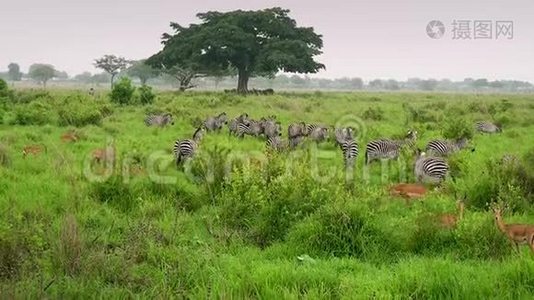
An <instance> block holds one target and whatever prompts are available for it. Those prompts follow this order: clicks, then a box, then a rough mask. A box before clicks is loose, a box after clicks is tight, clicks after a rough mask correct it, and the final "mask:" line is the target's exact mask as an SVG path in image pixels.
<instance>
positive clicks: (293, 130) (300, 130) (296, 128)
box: [287, 122, 308, 139]
mask: <svg viewBox="0 0 534 300" xmlns="http://www.w3.org/2000/svg"><path fill="white" fill-rule="evenodd" d="M306 128H307V127H306V123H304V122H300V123H292V124H289V126H288V127H287V136H288V138H289V139H292V138H296V137H299V136H306V135H308V132H307V131H306Z"/></svg>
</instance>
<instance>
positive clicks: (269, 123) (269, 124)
mask: <svg viewBox="0 0 534 300" xmlns="http://www.w3.org/2000/svg"><path fill="white" fill-rule="evenodd" d="M263 133H264V134H265V136H266V137H274V136H281V135H282V125H281V124H280V122H276V121H275V120H272V119H270V120H265V121H264V122H263Z"/></svg>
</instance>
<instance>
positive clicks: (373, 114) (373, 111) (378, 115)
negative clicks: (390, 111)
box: [362, 107, 384, 121]
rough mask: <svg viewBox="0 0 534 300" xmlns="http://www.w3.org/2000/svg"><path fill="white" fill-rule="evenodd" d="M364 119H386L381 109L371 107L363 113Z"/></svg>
mask: <svg viewBox="0 0 534 300" xmlns="http://www.w3.org/2000/svg"><path fill="white" fill-rule="evenodd" d="M362 117H363V118H364V119H365V120H374V121H381V120H383V119H384V111H383V110H382V109H381V108H380V107H369V108H368V109H367V110H366V111H364V112H363V115H362Z"/></svg>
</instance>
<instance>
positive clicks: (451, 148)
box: [425, 138, 474, 156]
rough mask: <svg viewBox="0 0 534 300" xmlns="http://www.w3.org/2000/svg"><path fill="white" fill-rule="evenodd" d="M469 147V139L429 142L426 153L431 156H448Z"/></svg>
mask: <svg viewBox="0 0 534 300" xmlns="http://www.w3.org/2000/svg"><path fill="white" fill-rule="evenodd" d="M468 145H469V140H468V139H467V138H461V139H459V140H456V141H450V140H433V141H430V142H428V144H427V145H426V149H425V151H426V152H427V153H428V154H429V155H434V156H448V155H450V154H453V153H455V152H458V151H460V150H462V149H464V148H465V147H467V146H468ZM473 150H474V149H473Z"/></svg>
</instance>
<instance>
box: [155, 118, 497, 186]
mask: <svg viewBox="0 0 534 300" xmlns="http://www.w3.org/2000/svg"><path fill="white" fill-rule="evenodd" d="M145 124H146V125H147V126H161V127H163V126H165V125H168V124H174V121H173V119H172V115H171V114H169V113H167V114H160V115H149V116H147V117H146V118H145ZM224 125H227V126H228V132H229V134H230V135H233V136H236V137H238V138H241V139H242V138H244V137H245V136H246V135H249V136H252V137H260V136H263V137H264V138H265V143H266V148H267V149H268V150H272V151H276V152H281V151H288V150H294V149H296V148H297V147H298V146H299V145H301V144H302V143H303V142H304V141H305V140H309V141H312V142H315V143H321V142H324V141H327V140H328V139H329V137H330V135H329V132H330V130H331V129H333V133H334V134H333V138H334V141H335V143H336V145H337V146H338V147H339V148H340V149H341V153H342V155H343V161H344V164H345V167H346V168H347V169H349V170H352V168H353V167H354V163H355V161H356V159H357V157H358V154H359V145H358V142H357V141H356V139H355V137H354V134H355V129H354V128H352V127H345V128H334V127H333V126H326V125H323V124H317V123H306V122H296V123H291V124H289V126H288V127H287V140H286V139H284V138H282V126H281V123H280V122H279V121H277V120H276V116H274V115H272V116H268V117H262V118H261V119H259V120H254V119H252V118H250V117H249V115H248V114H246V113H243V114H241V115H240V116H237V117H235V118H233V119H231V120H229V121H228V118H227V115H226V113H225V112H223V113H220V114H218V115H217V116H210V117H208V118H206V119H205V120H204V121H203V122H202V124H201V125H200V126H199V127H198V128H197V129H196V130H195V132H194V133H193V136H192V138H191V139H181V140H177V141H175V143H174V147H173V152H174V155H175V159H176V164H177V165H180V164H181V163H182V162H183V161H184V160H186V159H189V158H192V157H193V156H194V155H195V152H196V151H197V149H198V147H199V144H200V142H201V140H202V137H203V135H204V132H220V131H221V130H222V129H223V127H224ZM474 127H475V130H477V131H478V132H482V133H498V132H501V131H502V130H501V127H500V126H498V125H496V124H494V123H491V122H487V121H480V122H476V123H475V126H474ZM416 140H417V131H415V130H409V131H408V132H407V134H406V136H405V137H404V138H403V139H387V138H380V139H376V140H372V141H370V142H368V143H367V145H366V147H365V164H366V165H368V164H370V163H372V162H373V161H375V160H392V159H398V158H399V156H400V154H401V152H402V150H403V149H405V148H412V149H415V150H416V151H415V152H416V154H417V158H416V160H415V163H414V175H415V177H416V179H417V181H418V182H427V183H434V184H439V183H440V182H441V181H443V180H444V178H445V177H446V175H447V173H448V171H449V165H448V163H447V161H446V157H447V156H449V155H451V154H453V153H456V152H458V151H461V150H462V149H465V148H466V147H468V145H469V140H468V139H467V138H461V139H458V140H445V139H437V140H432V141H430V142H428V144H427V145H426V148H425V152H422V151H420V150H419V149H417V148H416V147H415V142H416ZM472 151H474V149H472Z"/></svg>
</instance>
